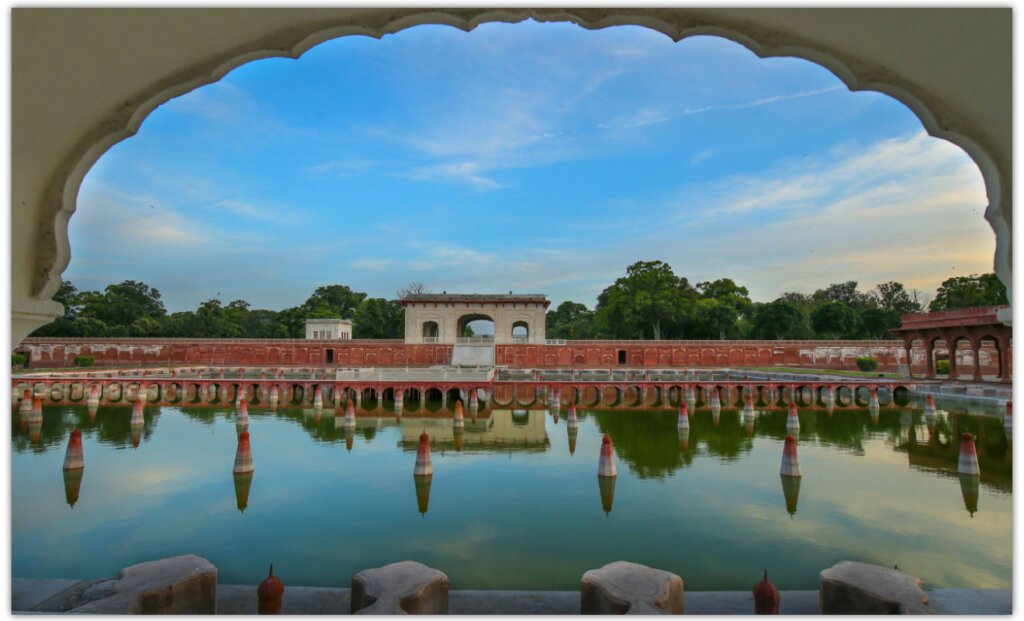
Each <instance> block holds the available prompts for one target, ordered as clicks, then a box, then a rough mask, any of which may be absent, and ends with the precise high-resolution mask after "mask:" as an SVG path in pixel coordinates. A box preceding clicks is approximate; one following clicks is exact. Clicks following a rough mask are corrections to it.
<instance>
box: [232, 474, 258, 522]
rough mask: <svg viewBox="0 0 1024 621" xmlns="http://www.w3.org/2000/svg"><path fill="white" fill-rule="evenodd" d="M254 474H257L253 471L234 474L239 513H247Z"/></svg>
mask: <svg viewBox="0 0 1024 621" xmlns="http://www.w3.org/2000/svg"><path fill="white" fill-rule="evenodd" d="M253 474H255V473H254V472H253V471H252V470H250V471H248V472H234V473H232V477H234V480H235V504H236V506H237V507H238V512H239V513H245V509H246V507H248V506H249V490H250V489H251V488H252V477H253Z"/></svg>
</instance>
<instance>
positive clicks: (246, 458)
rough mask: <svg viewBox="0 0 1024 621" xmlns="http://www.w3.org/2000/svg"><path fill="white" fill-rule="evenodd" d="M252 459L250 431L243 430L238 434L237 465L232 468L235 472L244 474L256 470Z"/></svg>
mask: <svg viewBox="0 0 1024 621" xmlns="http://www.w3.org/2000/svg"><path fill="white" fill-rule="evenodd" d="M254 469H255V468H254V466H253V461H252V447H251V446H250V444H249V432H248V431H243V432H242V433H240V434H238V448H237V449H236V450H235V465H234V468H233V469H232V472H233V473H234V474H244V473H246V472H252V471H253V470H254Z"/></svg>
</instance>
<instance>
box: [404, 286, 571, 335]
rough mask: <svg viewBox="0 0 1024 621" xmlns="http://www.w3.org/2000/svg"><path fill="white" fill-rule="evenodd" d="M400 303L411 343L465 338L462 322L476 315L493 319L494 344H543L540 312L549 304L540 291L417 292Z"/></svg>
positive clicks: (463, 323)
mask: <svg viewBox="0 0 1024 621" xmlns="http://www.w3.org/2000/svg"><path fill="white" fill-rule="evenodd" d="M401 303H402V306H404V307H405V342H406V343H411V344H419V343H448V344H454V343H458V342H460V339H461V340H463V342H466V341H468V340H469V338H468V337H467V334H466V326H467V325H468V324H469V323H471V322H473V321H476V320H479V319H484V320H490V321H493V322H494V338H493V342H494V343H495V344H510V343H528V344H543V343H544V314H545V312H546V311H547V308H548V305H549V304H551V302H550V301H549V300H548V298H547V296H545V295H543V294H540V293H516V294H511V293H510V294H502V295H491V294H475V293H474V294H465V293H458V294H453V293H421V294H415V295H409V296H406V298H405V299H403V300H402V301H401ZM484 340H485V341H486V339H484Z"/></svg>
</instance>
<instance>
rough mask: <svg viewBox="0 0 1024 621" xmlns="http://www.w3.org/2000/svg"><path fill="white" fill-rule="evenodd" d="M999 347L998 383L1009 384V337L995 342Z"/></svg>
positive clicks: (1010, 379)
mask: <svg viewBox="0 0 1024 621" xmlns="http://www.w3.org/2000/svg"><path fill="white" fill-rule="evenodd" d="M996 343H997V346H998V347H999V381H1001V382H1004V383H1010V382H1011V381H1012V379H1013V378H1012V377H1011V375H1010V337H1008V336H1004V337H1001V338H1000V339H999V340H998V341H997V342H996Z"/></svg>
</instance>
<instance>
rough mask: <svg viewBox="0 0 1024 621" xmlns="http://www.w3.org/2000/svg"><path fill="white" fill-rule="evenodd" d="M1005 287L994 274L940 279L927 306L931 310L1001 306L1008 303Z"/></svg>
mask: <svg viewBox="0 0 1024 621" xmlns="http://www.w3.org/2000/svg"><path fill="white" fill-rule="evenodd" d="M1009 303H1010V302H1009V300H1008V299H1007V297H1006V287H1004V286H1003V283H1002V282H1001V281H1000V280H999V278H998V277H997V276H996V275H995V273H989V274H982V275H980V276H979V275H977V274H971V275H970V276H955V277H953V278H949V279H946V280H944V281H942V285H941V286H939V291H938V293H936V294H935V299H934V300H932V303H931V305H930V306H929V307H928V309H929V310H932V311H943V310H951V309H954V308H973V307H975V306H1001V305H1004V304H1009Z"/></svg>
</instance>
